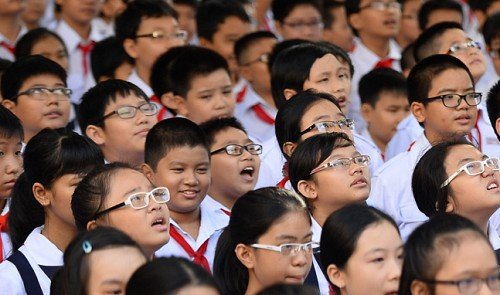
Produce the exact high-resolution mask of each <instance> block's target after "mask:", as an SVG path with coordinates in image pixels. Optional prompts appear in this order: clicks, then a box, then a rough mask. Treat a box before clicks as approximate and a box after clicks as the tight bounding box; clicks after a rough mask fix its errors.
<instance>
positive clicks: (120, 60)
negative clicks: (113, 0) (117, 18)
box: [90, 0, 134, 82]
mask: <svg viewBox="0 0 500 295" xmlns="http://www.w3.org/2000/svg"><path fill="white" fill-rule="evenodd" d="M119 1H121V0H119ZM90 65H91V68H92V75H93V77H94V80H95V81H96V82H102V81H105V80H109V79H120V80H127V79H128V77H129V76H130V74H131V73H132V70H133V69H134V64H133V60H131V58H130V57H129V56H128V55H127V53H126V52H125V49H124V48H123V44H122V42H121V41H120V40H119V39H118V38H116V37H108V38H106V39H103V40H101V41H99V42H97V43H96V44H95V45H94V49H93V50H92V53H91V54H90Z"/></svg>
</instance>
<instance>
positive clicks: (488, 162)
mask: <svg viewBox="0 0 500 295" xmlns="http://www.w3.org/2000/svg"><path fill="white" fill-rule="evenodd" d="M484 166H488V167H490V168H491V169H493V171H498V170H500V160H499V159H498V158H488V159H485V160H483V161H472V162H469V163H467V164H465V165H463V166H462V167H460V168H459V169H458V170H457V171H456V172H455V173H453V174H452V175H450V177H448V179H446V180H445V181H444V182H443V184H441V188H443V187H445V186H447V185H448V184H450V182H451V181H452V180H453V179H455V178H456V177H457V176H458V175H460V173H462V172H465V173H467V174H468V175H470V176H474V175H478V174H481V173H483V172H484Z"/></svg>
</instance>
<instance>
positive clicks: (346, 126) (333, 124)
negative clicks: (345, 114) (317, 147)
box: [299, 119, 354, 136]
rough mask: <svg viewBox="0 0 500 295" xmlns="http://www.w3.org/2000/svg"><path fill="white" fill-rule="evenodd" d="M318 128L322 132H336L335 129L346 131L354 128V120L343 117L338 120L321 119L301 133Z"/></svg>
mask: <svg viewBox="0 0 500 295" xmlns="http://www.w3.org/2000/svg"><path fill="white" fill-rule="evenodd" d="M314 129H316V130H318V132H320V133H327V132H335V131H346V130H354V120H352V119H342V120H338V121H321V122H316V123H314V124H312V125H311V126H309V127H307V128H306V129H305V130H303V131H301V132H300V133H299V135H300V136H302V135H304V134H306V133H307V132H310V131H312V130H314Z"/></svg>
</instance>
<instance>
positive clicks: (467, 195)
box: [411, 139, 500, 253]
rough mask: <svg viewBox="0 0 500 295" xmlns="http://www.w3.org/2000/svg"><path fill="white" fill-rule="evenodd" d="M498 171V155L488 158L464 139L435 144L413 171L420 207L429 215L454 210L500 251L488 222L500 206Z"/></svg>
mask: <svg viewBox="0 0 500 295" xmlns="http://www.w3.org/2000/svg"><path fill="white" fill-rule="evenodd" d="M499 170H500V160H499V159H498V158H488V156H486V155H484V154H482V153H481V152H480V151H479V150H478V149H477V148H476V147H474V146H473V145H472V144H471V143H470V142H468V141H466V140H465V139H462V140H461V141H451V142H443V143H441V144H438V145H435V146H433V147H432V148H431V149H430V150H428V151H427V152H426V153H425V154H424V155H423V156H422V158H421V159H420V160H419V161H418V163H417V165H416V166H415V171H414V172H413V176H412V182H411V186H412V191H413V195H414V197H415V202H416V204H417V206H418V209H419V210H420V211H421V212H422V213H424V214H425V215H426V216H427V217H432V216H435V215H440V214H446V213H454V214H458V215H461V216H463V217H466V218H468V219H469V220H471V221H472V222H474V223H475V224H476V225H477V226H478V227H479V228H480V229H481V230H482V231H483V232H484V234H485V235H487V236H488V238H489V240H490V242H491V245H492V246H493V249H495V250H497V249H498V251H499V253H500V238H499V237H498V234H497V232H496V230H495V225H494V224H493V225H491V224H490V222H489V221H488V220H489V219H490V218H491V216H492V215H493V213H495V212H496V211H497V209H498V208H500V172H499ZM471 188H474V189H472V190H471Z"/></svg>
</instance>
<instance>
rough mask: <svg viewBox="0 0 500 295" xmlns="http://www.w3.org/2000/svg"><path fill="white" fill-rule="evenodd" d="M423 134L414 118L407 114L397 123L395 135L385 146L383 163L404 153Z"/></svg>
mask: <svg viewBox="0 0 500 295" xmlns="http://www.w3.org/2000/svg"><path fill="white" fill-rule="evenodd" d="M423 132H424V129H423V128H422V127H421V126H420V125H419V124H418V121H417V119H416V118H415V116H413V115H412V114H409V115H408V116H407V117H406V118H404V119H403V120H402V121H401V122H399V124H398V127H397V131H396V133H395V134H394V136H393V137H392V138H391V141H389V143H388V144H387V148H386V150H385V161H388V160H390V159H392V158H394V157H395V156H396V155H398V154H400V153H402V152H406V151H407V150H408V148H409V147H410V145H411V144H412V143H413V142H414V141H416V140H417V138H419V137H420V135H422V133H423Z"/></svg>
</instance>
